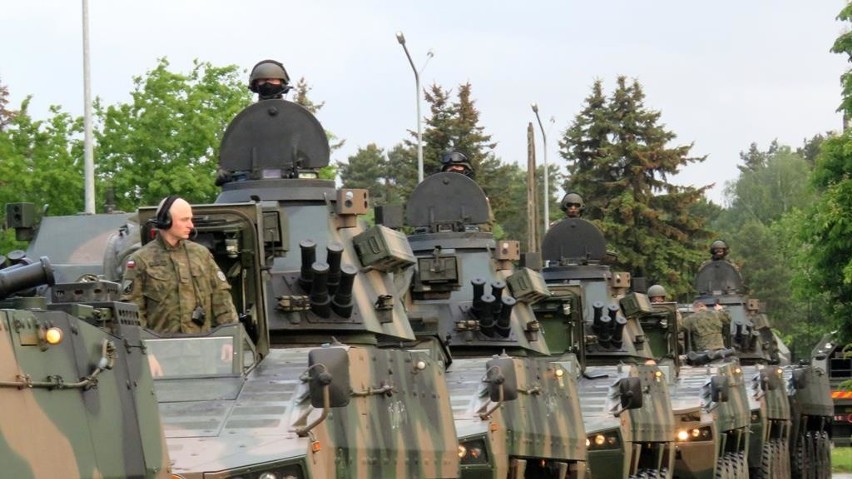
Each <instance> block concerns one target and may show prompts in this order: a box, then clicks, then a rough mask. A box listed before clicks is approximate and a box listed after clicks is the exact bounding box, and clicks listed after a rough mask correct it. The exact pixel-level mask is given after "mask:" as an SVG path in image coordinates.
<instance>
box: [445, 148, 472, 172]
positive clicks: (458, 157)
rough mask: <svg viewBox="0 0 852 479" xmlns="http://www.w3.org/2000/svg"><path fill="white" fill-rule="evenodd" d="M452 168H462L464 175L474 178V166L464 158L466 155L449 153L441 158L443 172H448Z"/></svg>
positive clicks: (455, 152)
mask: <svg viewBox="0 0 852 479" xmlns="http://www.w3.org/2000/svg"><path fill="white" fill-rule="evenodd" d="M451 166H462V167H463V168H464V171H463V174H465V175H466V176H469V177H471V178H473V166H471V164H470V161H468V159H467V157H466V156H464V153H461V152H458V151H448V152H446V153H444V156H442V157H441V171H447V170H448V169H449V168H450V167H451Z"/></svg>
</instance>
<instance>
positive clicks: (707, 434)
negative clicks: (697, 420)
mask: <svg viewBox="0 0 852 479" xmlns="http://www.w3.org/2000/svg"><path fill="white" fill-rule="evenodd" d="M676 437H677V442H698V441H709V440H711V439H713V430H712V428H711V426H702V427H691V428H684V429H678V431H677V434H676Z"/></svg>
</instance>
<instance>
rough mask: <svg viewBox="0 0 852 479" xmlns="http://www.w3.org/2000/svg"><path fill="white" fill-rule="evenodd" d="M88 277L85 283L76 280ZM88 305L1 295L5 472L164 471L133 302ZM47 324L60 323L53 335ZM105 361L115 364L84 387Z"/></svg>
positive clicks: (0, 457) (153, 474)
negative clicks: (54, 340)
mask: <svg viewBox="0 0 852 479" xmlns="http://www.w3.org/2000/svg"><path fill="white" fill-rule="evenodd" d="M72 286H75V285H72ZM86 286H91V283H88V284H85V283H84V284H81V285H79V286H76V287H78V288H81V289H82V288H84V287H86ZM113 287H115V288H116V289H117V285H114V284H113ZM116 296H117V295H116ZM116 305H118V306H116ZM95 306H96V308H93V307H92V304H91V303H90V304H89V305H81V304H73V303H66V304H56V301H54V304H51V305H47V304H46V302H45V300H44V298H12V299H8V300H6V301H3V302H0V403H2V404H3V408H2V410H0V464H2V465H3V466H2V469H3V473H2V475H3V476H4V477H15V478H42V477H62V478H104V479H106V478H127V477H134V478H142V477H145V478H166V477H169V473H168V471H169V459H168V455H167V453H166V449H165V441H164V439H163V432H162V429H161V427H160V421H159V415H158V412H157V404H156V398H155V397H154V386H153V383H152V380H151V374H150V371H149V369H148V364H147V359H146V358H145V356H144V354H143V353H142V349H141V340H140V338H139V328H138V320H135V310H134V309H132V307H130V306H124V307H122V306H121V305H120V303H108V302H103V303H97V304H95ZM96 312H97V314H98V315H97V316H96V315H95V313H96ZM94 324H107V325H110V327H111V328H113V330H105V329H102V328H100V327H97V326H95V325H94ZM48 328H58V329H59V330H61V332H62V341H61V342H60V343H58V344H48V343H47V342H46V341H45V339H44V335H45V332H46V331H47V329H48ZM105 350H107V351H109V352H108V354H107V355H106V356H104V355H103V352H104V351H105ZM104 357H111V358H112V359H109V360H106V359H103V358H104ZM109 361H113V364H112V369H106V370H103V371H101V372H100V374H97V375H96V377H95V380H94V381H90V382H89V386H91V387H86V386H84V383H86V380H85V377H87V376H89V375H92V374H93V373H94V372H95V371H96V368H97V366H98V365H99V363H101V364H102V365H106V364H107V363H108V362H109Z"/></svg>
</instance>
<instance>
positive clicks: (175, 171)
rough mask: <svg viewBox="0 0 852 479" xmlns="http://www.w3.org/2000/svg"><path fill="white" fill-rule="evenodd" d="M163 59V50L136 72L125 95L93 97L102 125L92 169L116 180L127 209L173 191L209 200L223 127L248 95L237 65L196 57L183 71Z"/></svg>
mask: <svg viewBox="0 0 852 479" xmlns="http://www.w3.org/2000/svg"><path fill="white" fill-rule="evenodd" d="M168 67H169V63H168V61H167V60H166V59H164V58H163V59H160V60H159V61H158V63H157V66H156V67H155V68H154V69H152V70H150V71H148V72H147V73H146V74H145V75H144V76H140V77H135V78H134V79H133V84H134V89H133V91H132V92H131V98H132V101H131V102H130V103H125V104H118V105H112V106H108V107H104V106H102V105H101V104H100V102H96V105H95V111H96V114H97V118H98V119H99V120H100V123H101V126H102V128H101V129H100V131H98V132H96V134H95V137H96V139H97V152H96V157H97V158H98V161H97V169H96V171H97V177H98V179H99V180H100V182H101V184H102V185H109V186H113V187H114V188H115V190H116V202H117V205H118V207H119V208H121V209H124V210H128V211H129V210H133V209H135V208H136V207H137V206H138V205H140V204H149V205H150V204H157V202H158V201H159V200H160V199H161V198H163V197H165V196H167V195H170V194H174V193H179V194H181V195H183V196H184V197H185V198H186V199H187V200H188V201H190V202H197V203H207V202H212V201H213V200H214V199H215V197H216V193H217V191H218V189H217V187H216V186H215V184H214V178H215V172H216V168H217V165H218V150H219V143H220V141H221V138H222V134H223V133H224V131H225V127H226V126H227V125H228V123H229V122H230V121H231V119H233V117H234V116H235V115H236V114H237V113H239V111H240V110H242V109H243V108H245V107H246V106H248V105H249V104H250V102H251V95H250V93H249V91H248V90H247V89H246V88H245V85H244V81H243V79H242V78H241V75H240V72H239V69H238V67H237V66H235V65H230V66H226V67H214V66H213V65H211V64H210V63H206V62H199V61H198V60H196V61H194V62H193V67H192V70H191V71H190V72H189V73H187V74H182V73H175V72H172V71H169V69H168ZM98 191H99V192H100V191H103V188H99V189H98Z"/></svg>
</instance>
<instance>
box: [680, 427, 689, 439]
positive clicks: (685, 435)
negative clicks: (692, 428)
mask: <svg viewBox="0 0 852 479" xmlns="http://www.w3.org/2000/svg"><path fill="white" fill-rule="evenodd" d="M687 439H689V433H688V432H686V429H681V430H680V431H678V432H677V440H678V441H686V440H687Z"/></svg>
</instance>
